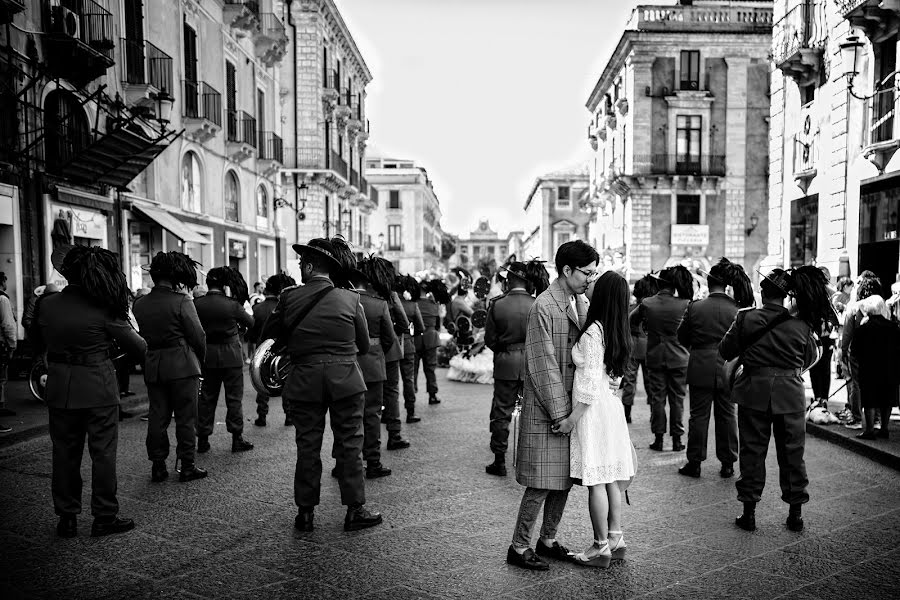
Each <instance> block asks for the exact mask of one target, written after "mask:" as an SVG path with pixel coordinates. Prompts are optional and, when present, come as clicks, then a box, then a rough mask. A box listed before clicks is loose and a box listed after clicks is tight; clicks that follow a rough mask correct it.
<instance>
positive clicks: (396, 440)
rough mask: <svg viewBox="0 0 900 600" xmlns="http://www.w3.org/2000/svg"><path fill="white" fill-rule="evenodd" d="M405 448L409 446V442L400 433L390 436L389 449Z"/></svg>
mask: <svg viewBox="0 0 900 600" xmlns="http://www.w3.org/2000/svg"><path fill="white" fill-rule="evenodd" d="M404 448H409V442H408V441H406V440H404V439H403V438H402V437H401V436H400V434H399V433H398V434H397V435H391V436H388V441H387V449H388V450H403V449H404Z"/></svg>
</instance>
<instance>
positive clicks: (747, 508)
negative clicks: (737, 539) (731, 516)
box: [734, 502, 756, 531]
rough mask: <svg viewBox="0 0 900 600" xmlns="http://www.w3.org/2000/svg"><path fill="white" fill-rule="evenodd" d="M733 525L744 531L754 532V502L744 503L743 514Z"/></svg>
mask: <svg viewBox="0 0 900 600" xmlns="http://www.w3.org/2000/svg"><path fill="white" fill-rule="evenodd" d="M734 524H735V525H737V526H738V527H740V528H741V529H743V530H744V531H756V502H744V514H742V515H741V516H739V517H738V518H737V519H735V520H734Z"/></svg>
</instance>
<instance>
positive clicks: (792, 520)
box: [785, 504, 803, 531]
mask: <svg viewBox="0 0 900 600" xmlns="http://www.w3.org/2000/svg"><path fill="white" fill-rule="evenodd" d="M802 508H803V505H802V504H791V508H790V510H789V511H788V518H787V521H786V522H785V525H787V528H788V529H790V530H791V531H803V517H802V516H801V515H802V512H801V511H802Z"/></svg>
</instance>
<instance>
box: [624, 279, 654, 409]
mask: <svg viewBox="0 0 900 600" xmlns="http://www.w3.org/2000/svg"><path fill="white" fill-rule="evenodd" d="M657 291H658V290H657V287H656V280H655V279H654V278H653V277H651V276H650V275H644V276H643V277H642V278H640V279H638V280H637V281H635V282H634V290H633V291H632V296H634V304H632V305H631V306H630V307H629V309H628V311H629V313H630V312H631V311H633V310H635V309H636V308H637V307H638V305H639V304H640V303H641V302H642V301H643V300H644V298H649V297H650V296H652V295H654V294H655V293H656V292H657ZM631 343H632V352H631V360H630V361H628V366H627V367H626V369H625V376H624V377H623V378H622V404H623V405H624V406H625V420H626V421H627V422H628V423H631V407H632V406H634V394H635V391H636V390H637V374H638V368H640V370H641V374H642V375H643V378H644V392H645V393H647V390H649V389H650V384H649V382H648V380H647V331H646V330H645V329H644V326H643V325H642V324H641V323H632V324H631ZM647 404H650V394H649V393H647Z"/></svg>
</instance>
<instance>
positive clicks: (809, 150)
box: [794, 133, 819, 194]
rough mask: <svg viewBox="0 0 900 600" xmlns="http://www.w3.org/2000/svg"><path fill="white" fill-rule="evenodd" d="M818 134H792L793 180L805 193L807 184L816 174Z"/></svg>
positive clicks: (807, 187)
mask: <svg viewBox="0 0 900 600" xmlns="http://www.w3.org/2000/svg"><path fill="white" fill-rule="evenodd" d="M818 141H819V134H818V133H813V134H804V135H800V134H798V135H795V136H794V181H795V182H796V183H797V186H798V187H799V188H800V189H801V190H803V193H804V194H806V190H808V189H809V184H810V183H811V182H812V180H813V179H814V178H815V177H816V175H818V170H817V168H816V165H817V164H818V160H819V144H818Z"/></svg>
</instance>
